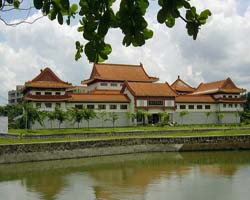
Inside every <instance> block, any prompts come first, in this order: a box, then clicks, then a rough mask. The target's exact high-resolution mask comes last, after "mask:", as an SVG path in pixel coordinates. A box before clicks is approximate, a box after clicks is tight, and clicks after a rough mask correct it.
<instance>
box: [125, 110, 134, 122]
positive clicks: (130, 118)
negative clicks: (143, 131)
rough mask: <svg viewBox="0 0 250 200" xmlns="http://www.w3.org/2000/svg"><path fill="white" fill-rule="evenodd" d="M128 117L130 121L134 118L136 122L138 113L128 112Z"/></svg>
mask: <svg viewBox="0 0 250 200" xmlns="http://www.w3.org/2000/svg"><path fill="white" fill-rule="evenodd" d="M126 117H127V119H128V120H129V123H130V120H132V122H134V119H135V118H136V113H132V112H126Z"/></svg>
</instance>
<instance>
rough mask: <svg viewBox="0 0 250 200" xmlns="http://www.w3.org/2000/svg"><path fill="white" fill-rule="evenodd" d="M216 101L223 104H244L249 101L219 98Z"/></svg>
mask: <svg viewBox="0 0 250 200" xmlns="http://www.w3.org/2000/svg"><path fill="white" fill-rule="evenodd" d="M216 101H217V102H221V103H244V102H246V101H247V100H246V99H245V98H219V99H217V100H216Z"/></svg>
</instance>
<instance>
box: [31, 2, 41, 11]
mask: <svg viewBox="0 0 250 200" xmlns="http://www.w3.org/2000/svg"><path fill="white" fill-rule="evenodd" d="M33 3H34V6H35V8H36V9H39V10H40V9H41V8H42V7H43V1H42V0H33Z"/></svg>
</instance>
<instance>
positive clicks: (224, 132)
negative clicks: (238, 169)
mask: <svg viewBox="0 0 250 200" xmlns="http://www.w3.org/2000/svg"><path fill="white" fill-rule="evenodd" d="M64 130H65V129H64ZM133 130H134V129H133ZM243 134H250V130H221V131H210V132H195V133H181V132H177V133H166V134H141V135H136V136H111V135H107V136H102V137H90V138H80V137H70V136H69V137H66V138H43V139H23V138H11V139H10V138H1V139H0V144H17V143H40V142H63V141H86V140H103V139H123V138H143V137H186V136H225V135H243Z"/></svg>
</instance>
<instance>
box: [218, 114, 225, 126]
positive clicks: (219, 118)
mask: <svg viewBox="0 0 250 200" xmlns="http://www.w3.org/2000/svg"><path fill="white" fill-rule="evenodd" d="M217 116H218V121H219V122H220V123H221V124H222V119H223V118H224V117H225V115H224V113H221V112H218V113H217Z"/></svg>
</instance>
